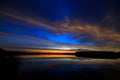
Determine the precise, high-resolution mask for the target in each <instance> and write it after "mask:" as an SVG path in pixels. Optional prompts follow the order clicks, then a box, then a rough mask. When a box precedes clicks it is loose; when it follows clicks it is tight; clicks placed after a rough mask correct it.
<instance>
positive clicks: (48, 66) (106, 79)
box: [17, 57, 120, 80]
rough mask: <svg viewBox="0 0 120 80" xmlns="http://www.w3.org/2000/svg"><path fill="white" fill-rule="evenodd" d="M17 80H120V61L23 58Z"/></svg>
mask: <svg viewBox="0 0 120 80" xmlns="http://www.w3.org/2000/svg"><path fill="white" fill-rule="evenodd" d="M19 63H20V64H19V68H18V71H17V80H46V79H47V80H52V79H56V80H91V79H92V80H120V77H119V76H120V59H91V58H77V57H71V58H70V57H67V58H65V57H63V58H55V57H54V58H38V57H37V58H35V57H33V58H32V57H30V58H28V57H27V58H25V57H23V58H21V59H20V60H19Z"/></svg>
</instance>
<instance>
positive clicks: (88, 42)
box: [0, 0, 120, 51]
mask: <svg viewBox="0 0 120 80" xmlns="http://www.w3.org/2000/svg"><path fill="white" fill-rule="evenodd" d="M119 3H120V1H119V0H1V1H0V47H9V48H54V47H57V48H59V47H69V48H79V49H88V50H111V51H118V50H119V48H120V46H119V45H120V36H119V33H120V23H119V22H120V15H119V14H120V5H119Z"/></svg>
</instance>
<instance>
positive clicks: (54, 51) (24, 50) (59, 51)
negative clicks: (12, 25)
mask: <svg viewBox="0 0 120 80" xmlns="http://www.w3.org/2000/svg"><path fill="white" fill-rule="evenodd" d="M5 50H8V51H20V52H31V53H32V52H33V53H76V50H49V49H48V50H41V49H9V48H5Z"/></svg>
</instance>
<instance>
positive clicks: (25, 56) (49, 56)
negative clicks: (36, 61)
mask: <svg viewBox="0 0 120 80" xmlns="http://www.w3.org/2000/svg"><path fill="white" fill-rule="evenodd" d="M16 57H20V58H53V57H56V58H57V57H71V58H75V57H76V56H75V55H20V56H16Z"/></svg>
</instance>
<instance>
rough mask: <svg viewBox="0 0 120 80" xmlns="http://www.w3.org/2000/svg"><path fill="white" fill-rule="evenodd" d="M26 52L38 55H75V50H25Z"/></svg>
mask: <svg viewBox="0 0 120 80" xmlns="http://www.w3.org/2000/svg"><path fill="white" fill-rule="evenodd" d="M25 51H26V52H37V53H75V52H76V51H74V50H30V51H29V50H25Z"/></svg>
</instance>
